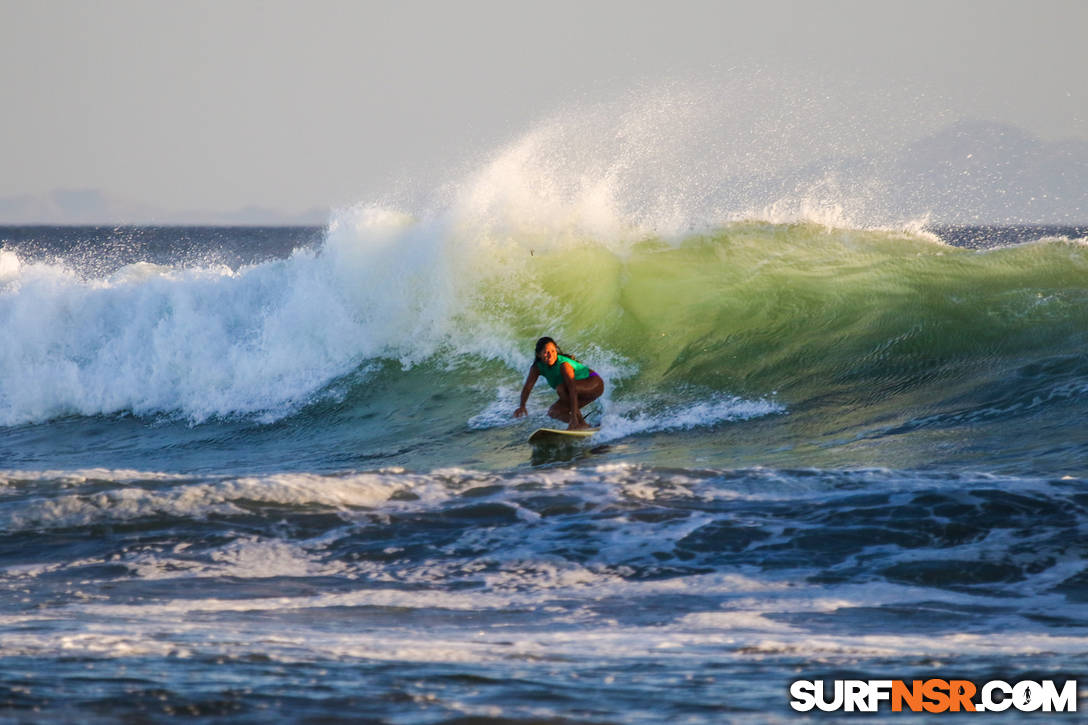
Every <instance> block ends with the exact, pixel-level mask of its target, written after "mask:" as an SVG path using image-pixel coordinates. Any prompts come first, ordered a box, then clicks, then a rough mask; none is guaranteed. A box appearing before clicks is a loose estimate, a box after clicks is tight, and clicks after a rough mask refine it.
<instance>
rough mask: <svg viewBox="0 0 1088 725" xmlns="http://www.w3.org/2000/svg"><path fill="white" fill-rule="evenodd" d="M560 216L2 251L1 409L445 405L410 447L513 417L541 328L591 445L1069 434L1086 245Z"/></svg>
mask: <svg viewBox="0 0 1088 725" xmlns="http://www.w3.org/2000/svg"><path fill="white" fill-rule="evenodd" d="M568 231H569V232H570V233H568V234H565V235H556V234H554V233H550V232H549V233H543V232H541V233H538V234H533V233H529V232H525V231H520V232H519V233H517V234H514V233H511V232H510V231H509V230H508V229H505V230H503V232H502V233H497V232H496V231H495V230H491V231H490V233H485V232H486V230H482V229H481V228H480V227H479V226H464V225H462V226H458V225H457V224H454V223H453V222H452V221H451V220H450V219H448V218H446V219H442V220H440V221H434V220H431V221H427V220H422V221H420V220H413V219H411V218H408V217H406V216H404V215H400V214H395V213H392V212H387V211H380V210H376V209H372V208H368V209H360V210H356V211H354V212H352V213H350V214H345V215H344V216H342V217H341V218H340V219H338V220H337V221H336V222H335V223H334V224H333V225H331V227H330V229H329V230H327V232H326V235H325V238H324V240H323V241H322V242H320V243H318V244H312V245H303V246H301V247H299V248H298V249H296V250H295V251H294V252H292V253H290V255H289V256H287V257H286V258H274V259H268V260H265V261H258V262H254V263H250V264H243V265H239V266H235V267H231V266H228V265H225V264H219V265H207V264H203V265H170V264H151V263H143V262H140V263H134V264H127V265H124V266H121V267H119V268H117V269H113V270H111V271H109V272H108V273H105V274H97V275H96V274H90V275H89V274H87V273H86V272H85V271H81V270H80V269H79V267H78V265H77V264H73V263H71V262H66V261H63V260H62V261H56V260H54V261H44V260H35V259H29V258H24V256H25V255H24V256H20V254H19V252H18V251H17V250H15V251H13V250H12V249H10V248H9V249H7V250H5V251H3V252H0V329H3V332H4V337H5V339H6V340H7V341H8V344H6V345H5V346H4V347H3V350H2V351H0V423H2V424H3V425H5V426H8V427H12V426H26V425H33V424H43V423H47V422H49V421H56V420H58V419H64V418H66V417H70V416H77V417H94V416H107V417H108V416H116V415H135V416H137V417H139V418H145V419H146V418H151V419H156V420H164V421H170V420H176V421H179V422H181V423H182V424H183V425H185V426H188V427H189V431H192V426H193V425H197V426H198V428H199V426H200V425H201V424H209V423H216V424H218V425H224V424H228V423H230V422H231V421H235V422H237V423H238V424H241V425H249V426H253V425H256V426H258V427H260V426H261V425H266V426H267V425H271V424H274V423H276V422H277V421H295V424H298V425H304V426H305V427H306V428H307V429H308V430H309V431H310V432H311V434H312V435H313V436H314V437H320V435H321V434H322V432H323V431H324V432H329V430H330V429H332V428H335V427H336V426H337V425H342V426H347V427H350V428H351V430H352V435H353V436H354V437H355V438H356V439H357V440H360V441H361V443H362V444H363V445H364V447H365V445H366V444H367V443H368V441H372V440H377V439H379V438H381V437H382V436H383V435H385V434H386V433H387V432H388V429H387V427H386V426H385V425H384V423H382V424H378V423H371V424H368V423H366V422H365V420H363V418H365V417H366V416H367V415H370V414H371V413H372V412H373V410H372V409H376V408H380V407H381V406H387V407H390V408H394V409H397V410H404V411H411V410H420V409H423V407H425V406H427V405H428V401H429V400H432V399H434V400H439V399H442V400H446V401H448V402H446V403H445V404H443V406H442V407H443V409H444V410H445V414H444V413H443V412H442V411H438V410H435V411H433V412H434V413H435V415H434V416H433V417H434V418H435V419H438V420H442V421H443V427H442V428H441V429H439V430H438V431H435V429H434V420H432V418H430V417H421V418H420V419H418V420H417V421H416V422H415V424H412V423H411V422H409V421H405V422H404V424H403V426H402V427H401V428H399V432H398V434H397V437H398V439H399V440H401V441H402V442H405V445H402V446H400V447H399V448H405V447H407V448H409V449H411V448H413V447H414V446H415V445H416V444H417V443H418V442H419V441H421V440H422V439H423V438H425V437H429V436H434V435H436V434H438V435H444V436H453V435H464V434H466V431H481V430H493V431H495V430H497V431H504V430H505V431H506V432H507V433H509V430H508V422H509V418H508V414H509V410H510V409H512V408H513V407H514V404H515V401H516V391H517V389H518V388H519V387H520V381H521V378H522V376H523V375H524V370H525V369H526V367H527V365H528V363H529V360H530V356H531V349H532V344H533V341H534V340H535V339H536V337H538V336H539V335H541V334H550V335H552V336H553V337H555V338H556V339H558V340H559V341H560V343H561V345H562V346H563V347H564V348H565V349H566V350H568V351H570V352H572V353H573V354H576V355H578V356H579V357H580V358H582V359H584V360H586V361H587V362H589V363H590V364H591V366H593V367H594V368H595V369H597V370H598V371H600V373H601V374H602V375H603V376H604V377H605V379H606V380H608V381H609V391H608V395H607V397H606V401H605V404H604V406H603V421H602V422H603V425H604V431H603V433H604V436H603V438H605V439H606V440H617V439H623V438H625V437H628V436H637V435H640V434H644V433H653V432H657V431H666V430H677V429H682V430H692V429H696V430H698V429H706V430H708V431H710V430H718V432H721V429H720V425H721V424H723V423H728V422H730V421H736V420H748V419H752V418H762V417H766V416H772V417H774V416H778V417H780V418H782V417H783V416H785V417H788V418H789V420H788V422H787V421H785V420H784V419H783V420H782V421H780V422H779V424H778V428H776V432H775V433H773V434H771V435H770V437H769V440H770V441H771V444H770V445H769V446H766V447H765V449H774V448H776V447H778V446H780V445H781V443H782V440H781V439H782V437H783V436H787V437H790V438H792V439H794V442H800V443H803V444H804V445H807V446H811V447H813V450H814V451H815V450H816V449H819V448H826V447H827V445H828V444H831V447H832V448H840V449H843V448H853V449H857V448H859V446H862V445H864V444H863V443H862V441H864V440H867V439H873V438H874V437H876V438H885V439H887V438H891V439H899V438H902V437H903V436H907V438H911V436H912V435H913V436H914V438H917V439H918V440H921V439H923V438H924V439H926V440H928V441H932V440H933V439H934V436H937V437H940V435H941V434H950V433H951V432H955V431H960V432H964V431H967V430H972V431H977V430H980V429H981V431H982V432H983V436H982V440H986V437H987V435H990V434H992V436H993V441H992V443H993V445H992V447H991V448H989V449H988V450H986V451H985V455H994V454H996V453H997V452H998V451H1000V450H1002V449H1003V447H1004V446H1005V445H1006V443H1008V442H1009V441H1010V440H1016V439H1020V438H1021V436H1023V435H1024V434H1025V432H1026V431H1027V432H1028V433H1029V438H1030V435H1036V434H1040V435H1041V433H1040V430H1041V429H1043V430H1045V431H1048V432H1049V434H1050V435H1052V436H1053V435H1056V436H1059V437H1067V436H1068V434H1069V433H1070V432H1072V431H1076V430H1080V426H1081V423H1080V422H1079V421H1080V419H1081V418H1082V416H1081V415H1080V410H1081V408H1082V404H1081V401H1082V400H1083V396H1084V393H1085V391H1086V390H1088V359H1086V357H1085V353H1084V349H1085V341H1086V340H1085V336H1086V334H1088V333H1086V331H1088V304H1086V302H1088V285H1086V284H1085V282H1084V280H1085V279H1086V276H1085V271H1086V268H1088V246H1086V245H1085V244H1084V243H1083V241H1077V240H1072V241H1070V240H1068V239H1064V238H1044V239H1041V240H1036V241H1034V242H1031V243H1026V244H1016V245H1007V246H1000V245H999V246H996V247H994V248H983V249H966V248H961V247H955V246H950V245H948V244H945V243H943V242H941V241H940V240H939V239H937V238H936V237H934V236H932V235H931V234H929V233H925V232H917V231H916V232H911V231H888V230H879V229H851V228H835V227H828V226H824V225H818V224H814V223H771V222H761V221H744V222H733V223H729V224H725V225H723V226H719V227H716V228H713V229H708V230H704V231H701V232H698V233H691V234H686V235H681V236H677V237H662V236H660V235H658V236H645V235H638V236H623V235H615V236H611V237H603V238H601V237H590V236H586V235H585V234H584V233H578V234H575V233H574V232H573V231H570V230H568ZM999 231H1000V230H995V231H994V232H993V235H994V237H995V240H997V239H999V238H1000V234H999ZM164 233H166V232H164ZM542 386H543V384H542ZM392 391H395V400H393V399H392V398H388V396H391V395H394V393H393V392H392ZM543 397H544V396H543V394H540V393H538V397H537V398H534V400H537V401H540V400H542V399H543ZM387 398H388V399H387ZM364 410H366V411H369V412H365V413H364ZM345 411H346V412H345ZM446 414H448V415H449V416H450V419H448V420H447V419H446ZM383 417H384V416H383ZM715 426H718V428H717V429H715ZM345 431H346V428H345ZM942 432H943V433H942ZM912 440H913V439H912ZM1040 445H1044V442H1042V441H1040ZM439 462H442V463H456V462H457V460H456V459H454V460H452V461H439ZM857 462H859V463H872V462H873V461H870V460H867V459H862V460H859V461H857Z"/></svg>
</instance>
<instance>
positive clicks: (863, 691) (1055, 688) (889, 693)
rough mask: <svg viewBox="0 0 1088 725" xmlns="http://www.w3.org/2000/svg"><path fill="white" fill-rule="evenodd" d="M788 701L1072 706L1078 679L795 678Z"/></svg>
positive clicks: (1023, 708)
mask: <svg viewBox="0 0 1088 725" xmlns="http://www.w3.org/2000/svg"><path fill="white" fill-rule="evenodd" d="M790 698H791V700H790V707H792V708H793V709H794V710H797V711H799V712H808V711H809V710H812V709H813V708H816V709H819V710H822V711H824V712H834V711H839V710H841V711H845V712H877V711H878V710H880V709H882V707H885V706H886V707H887V708H888V709H890V710H891V711H892V712H903V711H904V710H905V711H908V712H933V713H937V712H1002V711H1004V710H1008V709H1009V708H1013V709H1014V710H1019V711H1020V712H1036V711H1041V712H1076V711H1077V681H1076V680H1066V681H1065V682H1064V683H1062V684H1061V685H1060V686H1059V685H1058V684H1056V683H1055V682H1054V681H1053V680H1043V681H1042V682H1035V681H1032V680H1021V681H1020V682H1016V683H1008V682H1005V681H1004V680H990V681H989V682H986V683H985V684H983V685H982V686H981V687H978V686H976V685H975V683H973V682H971V681H970V680H941V679H936V678H933V679H929V680H911V681H910V682H907V681H905V680H829V681H827V682H825V681H824V680H797V681H795V682H793V683H792V684H791V685H790Z"/></svg>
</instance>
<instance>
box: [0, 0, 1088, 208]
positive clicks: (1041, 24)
mask: <svg viewBox="0 0 1088 725" xmlns="http://www.w3.org/2000/svg"><path fill="white" fill-rule="evenodd" d="M0 3H2V4H0V91H2V98H3V113H2V115H0V124H2V129H3V133H0V197H15V196H21V195H22V196H25V195H39V194H46V193H48V192H51V191H54V190H57V189H96V190H101V191H103V192H105V193H106V194H108V195H111V196H116V197H118V198H122V199H126V200H132V201H135V202H139V203H142V204H147V205H149V206H151V207H155V208H162V209H166V210H172V211H177V210H208V211H224V210H230V209H237V208H240V207H244V206H247V205H257V206H261V207H267V208H270V209H274V210H277V211H279V212H282V213H288V214H295V213H299V212H302V211H304V210H306V209H310V208H313V207H322V208H324V207H329V206H336V205H344V204H348V203H351V202H354V201H357V200H365V199H367V198H370V197H376V196H380V195H382V194H383V191H384V190H385V189H387V188H389V187H391V186H392V185H395V183H397V180H398V179H404V178H411V179H413V180H414V181H415V182H416V183H419V179H420V177H425V176H426V175H428V174H430V173H432V172H433V173H435V174H436V175H437V174H438V172H437V171H433V170H435V169H441V168H444V167H447V166H449V165H451V164H456V163H462V162H463V161H464V160H465V158H466V157H467V156H469V155H471V154H472V153H482V152H486V150H487V149H489V148H494V147H495V146H497V145H498V144H500V143H502V142H505V141H508V140H510V139H512V138H516V137H517V136H518V134H520V133H523V132H524V131H526V130H528V129H530V128H532V127H533V125H534V123H537V122H538V121H539V120H540V119H541V118H543V117H546V116H547V115H548V114H552V113H555V112H556V111H557V109H561V108H563V107H564V106H567V105H577V104H579V103H587V102H592V101H593V100H595V99H597V98H601V97H607V96H609V95H610V94H615V93H621V92H623V91H624V90H625V89H630V88H632V87H636V86H637V85H638V84H640V83H644V82H647V81H662V80H664V81H667V80H685V79H688V78H710V79H714V78H726V77H729V76H730V74H738V73H740V74H743V73H749V72H752V70H753V69H759V72H762V73H765V74H771V75H779V76H781V77H782V78H784V79H791V78H814V77H815V78H824V79H827V80H828V82H829V83H838V82H840V81H842V82H846V83H848V84H849V85H850V87H851V88H852V89H853V90H852V91H851V94H852V95H851V94H848V95H846V96H844V97H843V101H842V102H843V103H844V104H847V105H849V104H851V103H853V102H855V101H857V102H858V103H862V102H863V101H864V99H865V97H866V96H870V95H872V94H885V95H887V94H889V93H892V94H894V93H896V92H897V91H898V89H904V90H903V93H904V94H905V95H904V98H907V99H908V102H912V101H909V99H913V98H917V99H920V100H919V101H918V102H919V103H922V104H931V105H932V108H933V109H934V113H935V114H937V115H939V116H940V118H941V121H942V123H943V122H947V121H952V120H955V119H958V118H974V119H988V120H995V121H1000V122H1004V123H1009V124H1014V125H1016V126H1019V127H1021V128H1023V129H1025V130H1027V131H1029V132H1031V133H1033V134H1035V135H1038V136H1040V137H1042V138H1043V139H1046V140H1057V139H1063V138H1076V139H1082V140H1084V139H1088V122H1086V119H1088V81H1086V78H1085V70H1086V68H1088V61H1086V59H1085V55H1084V42H1085V29H1086V28H1088V2H1083V1H1082V0H1071V1H1067V2H1053V1H1052V2H1046V1H1039V0H1035V1H1033V2H1026V1H1025V2H1000V1H994V0H987V1H978V2H949V1H947V0H942V1H940V2H919V1H918V0H905V1H902V2H898V1H897V2H871V1H870V2H830V1H822V2H821V1H820V0H810V1H806V2H768V1H765V0H763V1H760V2H755V1H754V0H753V1H752V2H724V1H719V2H668V3H666V2H654V3H634V2H629V1H623V2H592V1H587V0H579V1H577V2H549V3H540V2H512V1H511V0H502V1H498V2H427V3H420V2H396V3H394V2H383V3H367V2H331V1H327V0H326V1H322V0H307V1H306V2H302V1H301V0H299V1H298V2H283V1H279V2H253V1H249V0H245V1H242V0H234V1H230V0H226V1H224V0H217V1H212V2H184V1H171V2H156V1H153V0H133V1H127V0H126V1H122V0H114V1H110V0H102V1H98V2H80V1H75V0H73V1H69V2H49V1H41V0H38V1H33V2H32V1H30V0H0ZM423 183H426V182H423Z"/></svg>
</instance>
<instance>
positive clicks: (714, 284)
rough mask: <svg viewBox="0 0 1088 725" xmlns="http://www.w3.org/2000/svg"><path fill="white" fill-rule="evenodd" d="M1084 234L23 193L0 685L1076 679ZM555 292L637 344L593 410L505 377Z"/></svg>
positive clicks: (607, 703)
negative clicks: (277, 207)
mask: <svg viewBox="0 0 1088 725" xmlns="http://www.w3.org/2000/svg"><path fill="white" fill-rule="evenodd" d="M1084 235H1085V230H1083V229H1078V228H1072V227H1069V228H1021V229H1011V228H937V229H934V230H929V231H908V230H900V231H889V230H879V229H871V228H866V229H862V228H852V227H849V226H846V227H843V226H834V225H826V224H814V223H810V222H796V223H772V222H764V221H737V222H730V223H726V224H722V225H718V226H714V227H711V228H707V229H704V230H702V231H698V232H692V233H688V234H681V235H679V236H676V235H672V236H668V237H666V236H660V235H657V236H655V235H652V234H650V235H648V234H626V235H625V234H612V235H611V236H607V235H606V236H602V237H599V238H597V237H593V236H592V235H587V234H584V235H580V236H579V235H574V236H569V235H568V236H566V237H564V236H562V235H555V234H545V233H539V234H532V233H522V234H510V233H503V234H495V233H492V234H487V233H483V232H482V231H481V228H480V227H479V226H474V227H464V226H458V225H457V224H454V223H452V222H451V221H450V220H449V219H443V220H438V221H436V220H427V219H414V218H409V217H406V216H404V215H400V214H394V213H392V212H388V211H380V210H376V209H364V210H357V211H354V212H350V213H345V214H344V215H342V216H341V217H339V218H338V219H337V220H336V222H334V223H333V224H332V225H331V226H330V228H329V229H327V230H315V229H269V230H237V229H222V228H220V229H181V228H170V229H118V230H104V229H74V228H64V229H57V228H54V229H50V228H18V229H16V228H8V229H4V230H0V238H2V239H3V250H2V251H0V331H2V333H3V339H4V341H5V342H4V345H3V346H0V426H2V427H0V591H2V592H3V595H2V596H0V632H2V637H0V711H2V713H3V717H5V718H8V719H11V720H13V721H20V722H21V721H27V722H31V721H54V722H99V721H102V722H107V721H114V720H116V719H125V718H129V719H131V718H136V719H137V720H139V719H140V718H148V719H156V718H159V717H161V716H164V715H167V714H170V715H174V716H176V717H179V718H183V719H186V720H194V721H218V720H221V719H225V718H227V717H230V718H231V719H232V720H240V721H243V722H264V721H267V720H268V719H270V718H275V719H281V720H297V721H307V720H321V721H338V720H345V721H349V720H350V721H353V720H356V719H360V718H363V719H366V718H370V719H375V720H382V721H388V722H396V723H401V722H403V723H417V722H418V723H430V722H442V721H446V720H453V719H456V718H458V717H463V716H476V717H493V718H505V719H533V718H535V719H545V720H546V719H550V718H551V719H554V718H567V719H570V720H573V721H587V722H604V721H608V722H615V721H623V722H661V721H663V720H665V721H670V722H672V721H677V722H683V721H691V722H722V721H750V722H766V721H776V720H782V721H785V720H793V719H794V718H795V713H793V712H792V711H791V710H790V709H789V707H788V696H787V691H788V684H789V682H790V681H792V680H794V679H798V678H805V679H817V678H819V677H828V678H836V677H857V678H862V679H868V678H875V677H881V676H884V677H896V678H911V677H930V676H952V675H954V676H957V677H968V678H971V679H975V680H977V681H985V680H988V679H993V678H997V677H1000V678H1003V679H1009V680H1015V679H1018V678H1020V677H1035V678H1036V679H1043V678H1044V676H1045V677H1050V678H1054V679H1061V678H1076V677H1080V678H1082V679H1083V678H1085V677H1086V673H1085V672H1084V670H1085V666H1084V663H1085V653H1086V652H1088V629H1086V627H1088V609H1086V608H1085V602H1086V601H1088V589H1086V588H1085V586H1086V583H1088V575H1086V573H1085V550H1086V547H1088V538H1086V536H1085V533H1084V525H1085V524H1084V522H1085V521H1086V520H1088V519H1086V516H1085V507H1086V506H1088V486H1086V485H1085V477H1086V476H1088V443H1086V441H1088V429H1086V423H1085V420H1086V416H1085V410H1086V409H1085V395H1086V391H1088V357H1086V354H1085V352H1084V350H1085V349H1086V348H1085V342H1086V340H1085V337H1086V335H1088V332H1086V330H1088V284H1086V282H1085V280H1086V279H1088V276H1086V272H1088V251H1086V250H1088V246H1085V244H1084ZM104 250H105V251H104ZM542 334H550V335H552V336H554V337H556V338H557V339H558V340H559V341H560V343H561V345H562V346H563V347H564V348H565V349H567V350H568V351H571V352H573V353H574V354H576V355H577V356H578V357H579V358H580V359H582V360H584V361H585V362H587V364H589V365H591V367H593V368H594V369H596V370H597V371H599V372H600V373H601V375H602V376H603V377H604V378H605V379H606V380H607V381H608V391H607V394H606V396H605V398H604V399H603V401H602V403H601V404H599V405H597V406H596V407H595V409H594V412H593V413H592V414H591V416H590V418H591V420H599V421H600V424H601V428H602V430H601V432H600V434H598V435H597V436H596V437H595V438H593V439H591V441H590V442H588V443H586V444H578V445H573V446H568V447H560V448H551V449H537V450H532V449H530V448H529V447H528V446H527V445H526V444H525V443H524V441H525V438H526V437H527V436H528V433H529V432H530V431H531V430H532V429H533V428H535V427H536V426H538V425H540V424H541V423H543V422H544V421H545V418H544V416H543V411H544V410H545V409H546V407H547V405H549V404H550V400H551V399H550V397H549V396H550V395H551V393H550V392H548V391H546V390H544V387H543V385H544V384H543V383H541V388H540V389H538V391H537V392H535V393H534V395H533V397H532V399H531V401H530V412H531V416H530V418H529V420H514V419H512V418H511V417H510V413H511V412H512V411H513V409H514V407H516V402H517V396H518V391H519V390H520V387H521V383H522V380H523V379H524V374H525V371H526V370H527V368H528V364H529V362H530V356H531V350H532V344H533V342H534V341H535V339H536V337H538V336H539V335H542ZM1086 681H1088V680H1086ZM900 717H902V716H900ZM906 719H908V720H909V718H906Z"/></svg>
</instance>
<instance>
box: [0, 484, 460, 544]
mask: <svg viewBox="0 0 1088 725" xmlns="http://www.w3.org/2000/svg"><path fill="white" fill-rule="evenodd" d="M404 490H411V492H412V493H413V494H414V496H415V497H416V499H415V500H414V501H411V502H404V503H403V504H398V503H396V502H390V498H391V497H392V496H393V495H394V494H396V493H397V492H399V491H404ZM449 495H451V493H450V491H448V490H447V488H446V486H445V485H444V482H443V481H442V479H441V478H438V477H432V476H423V475H418V476H413V475H409V474H401V473H383V472H375V473H359V474H351V475H345V476H320V475H316V474H279V475H272V476H264V477H253V478H239V479H223V480H213V481H210V482H201V483H193V484H183V485H178V486H174V487H172V488H163V489H144V488H139V487H130V488H118V489H113V490H109V491H100V492H95V493H90V494H78V493H77V494H69V495H64V496H55V497H52V498H49V499H35V500H31V501H21V502H19V503H18V505H15V504H9V505H5V506H3V507H0V526H3V528H5V529H7V530H9V531H12V530H24V529H48V528H57V527H69V526H85V525H88V524H91V523H94V522H97V521H128V520H133V519H139V518H146V517H151V516H163V515H165V516H177V517H188V518H203V517H205V516H209V515H212V514H218V515H241V514H244V513H245V512H246V511H245V509H244V508H243V507H242V505H243V504H244V503H248V502H256V503H269V504H284V505H304V504H319V505H324V506H330V507H334V508H340V509H345V510H348V509H356V508H365V507H373V506H378V505H380V504H385V505H386V506H387V507H390V506H391V507H394V508H395V507H396V506H397V505H411V506H427V505H436V504H438V503H440V502H442V501H444V500H446V499H447V498H448V496H449Z"/></svg>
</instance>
